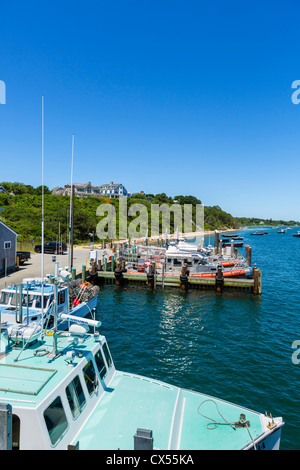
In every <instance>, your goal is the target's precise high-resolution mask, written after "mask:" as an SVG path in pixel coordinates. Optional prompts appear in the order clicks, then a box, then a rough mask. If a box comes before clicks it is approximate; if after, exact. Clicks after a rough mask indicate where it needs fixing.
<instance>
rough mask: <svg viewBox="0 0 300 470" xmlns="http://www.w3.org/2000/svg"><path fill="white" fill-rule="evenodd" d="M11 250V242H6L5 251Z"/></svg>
mask: <svg viewBox="0 0 300 470" xmlns="http://www.w3.org/2000/svg"><path fill="white" fill-rule="evenodd" d="M9 248H11V242H4V249H5V250H8V249H9Z"/></svg>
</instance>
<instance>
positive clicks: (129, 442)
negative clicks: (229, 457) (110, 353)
mask: <svg viewBox="0 0 300 470" xmlns="http://www.w3.org/2000/svg"><path fill="white" fill-rule="evenodd" d="M210 398H211V397H208V396H207V395H203V394H199V393H194V392H190V391H187V390H182V389H180V388H177V387H175V386H171V385H168V384H165V383H163V382H159V381H156V380H152V379H149V378H145V377H142V376H138V375H133V374H129V373H124V372H119V371H117V372H116V373H115V376H114V378H113V380H112V382H111V383H110V386H109V388H108V389H107V390H106V392H105V394H104V396H103V397H102V399H101V400H100V402H99V403H98V404H97V406H96V408H95V410H94V411H93V413H92V415H91V416H90V418H89V419H88V420H87V422H86V423H85V426H84V428H83V429H82V430H81V431H80V432H79V434H78V435H77V436H76V439H75V441H74V442H73V444H74V445H75V444H76V443H78V444H79V449H81V450H87V449H89V450H90V449H94V450H101V449H105V450H113V449H115V450H117V449H120V450H130V449H133V446H134V439H133V436H134V435H135V434H136V431H137V429H138V428H142V429H149V430H151V431H152V432H153V438H154V441H153V448H154V449H160V450H166V449H170V448H173V449H174V448H175V449H176V448H177V449H179V450H187V449H188V450H193V449H213V450H214V449H242V448H243V447H245V446H246V445H248V444H249V443H251V438H250V435H249V432H248V430H247V428H239V429H236V430H235V429H233V428H231V427H230V426H229V425H228V424H220V425H219V426H218V427H217V428H216V429H207V427H206V425H207V424H208V422H209V421H211V420H208V419H206V418H204V417H203V416H201V415H200V414H199V413H198V411H197V410H198V407H199V405H200V404H201V402H203V401H204V400H207V399H210ZM211 400H213V401H214V403H213V402H212V401H206V402H205V403H203V406H201V408H200V410H199V411H200V412H201V413H203V414H204V415H207V416H209V417H211V418H212V419H215V420H216V421H221V422H223V423H224V421H223V419H222V418H221V417H220V415H219V414H218V411H217V407H216V405H215V404H217V406H218V408H219V411H220V412H221V414H222V415H223V416H224V417H225V419H226V420H228V421H229V422H236V421H238V420H239V417H240V414H241V413H245V414H246V419H247V420H249V421H250V430H251V435H252V437H253V438H257V437H258V436H260V435H261V434H262V424H261V419H260V414H259V413H256V412H253V411H250V410H245V408H242V407H238V406H236V405H233V404H231V403H228V402H225V401H222V400H219V399H216V398H211Z"/></svg>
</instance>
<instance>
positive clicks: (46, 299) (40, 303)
mask: <svg viewBox="0 0 300 470" xmlns="http://www.w3.org/2000/svg"><path fill="white" fill-rule="evenodd" d="M48 298H49V297H48V296H46V295H44V308H46V306H47V302H48ZM41 299H42V296H41V295H37V296H36V301H35V308H42V302H41Z"/></svg>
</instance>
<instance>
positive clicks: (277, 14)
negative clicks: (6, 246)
mask: <svg viewBox="0 0 300 470" xmlns="http://www.w3.org/2000/svg"><path fill="white" fill-rule="evenodd" d="M299 18H300V3H299V1H296V0H295V1H293V0H287V1H284V2H283V1H281V2H280V1H276V2H274V1H269V0H264V1H261V0H260V1H258V0H252V1H251V2H250V1H241V0H229V1H227V2H224V0H222V1H219V0H216V1H207V0H206V1H201V0H185V1H183V0H182V1H179V0H172V1H169V0H159V1H158V0H152V1H145V0H139V1H137V0H127V1H124V0H122V1H121V0H115V1H103V0H98V1H88V2H76V1H72V2H71V1H60V2H58V1H52V2H41V1H39V2H37V1H28V2H24V1H22V2H20V1H14V2H5V3H4V2H2V4H1V26H0V80H2V81H4V82H5V84H6V104H0V158H1V176H0V181H12V182H14V181H19V182H23V183H26V184H31V185H33V186H38V185H40V184H41V100H42V98H41V97H42V95H43V96H44V101H45V177H44V182H45V184H46V185H48V186H49V187H50V188H52V187H54V186H60V185H64V184H67V183H69V182H70V174H71V144H72V133H73V132H74V134H75V153H74V177H73V181H74V182H78V183H79V182H81V183H85V182H87V181H91V182H92V184H94V185H100V184H103V183H107V182H109V181H114V182H121V183H123V184H124V185H125V187H126V188H127V189H128V190H129V191H131V192H136V191H141V190H143V191H145V192H146V193H154V194H155V193H161V192H165V193H166V194H168V195H170V196H175V195H178V194H183V195H188V194H192V195H194V196H196V197H198V198H200V199H201V200H202V202H203V204H204V205H219V206H220V207H221V208H222V209H224V210H226V211H228V212H230V213H231V214H232V215H234V216H248V217H251V216H257V217H262V218H268V217H272V218H273V219H276V218H282V219H290V218H291V219H295V220H300V204H299V174H300V171H299V170H300V160H299V156H300V105H298V106H297V105H294V104H293V103H292V101H291V96H292V92H293V90H292V88H291V85H292V82H293V81H294V80H298V79H300V57H299V55H300V53H299V44H300V27H299Z"/></svg>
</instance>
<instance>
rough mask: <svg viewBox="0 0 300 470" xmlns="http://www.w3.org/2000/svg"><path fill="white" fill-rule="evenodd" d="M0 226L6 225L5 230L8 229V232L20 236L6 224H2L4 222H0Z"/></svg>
mask: <svg viewBox="0 0 300 470" xmlns="http://www.w3.org/2000/svg"><path fill="white" fill-rule="evenodd" d="M0 224H2V225H4V227H5V228H7V229H8V230H10V231H11V232H12V233H14V234H15V235H16V237H18V236H19V235H18V234H17V233H16V232H15V231H14V230H13V229H11V228H10V227H8V226H7V225H6V224H5V223H4V222H2V220H0Z"/></svg>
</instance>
